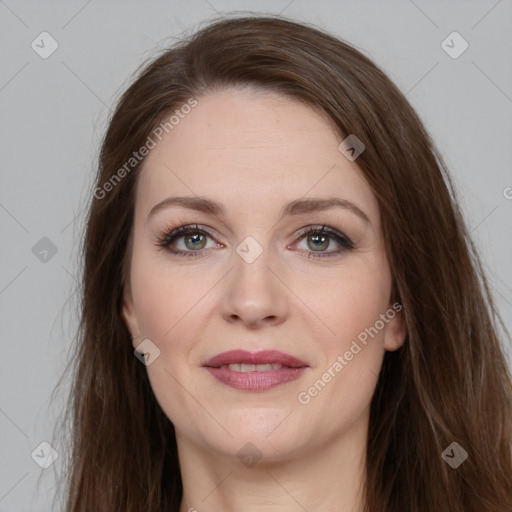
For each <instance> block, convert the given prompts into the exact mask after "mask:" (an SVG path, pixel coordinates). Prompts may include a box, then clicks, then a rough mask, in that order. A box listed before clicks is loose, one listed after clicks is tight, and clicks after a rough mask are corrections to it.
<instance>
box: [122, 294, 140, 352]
mask: <svg viewBox="0 0 512 512" xmlns="http://www.w3.org/2000/svg"><path fill="white" fill-rule="evenodd" d="M121 317H122V319H123V320H124V323H125V325H126V328H127V329H128V332H129V333H130V334H131V336H132V345H133V348H136V347H137V345H138V343H140V330H139V323H138V320H137V316H136V314H135V310H134V307H133V298H132V293H131V289H130V286H129V285H128V286H127V285H125V287H124V290H123V304H122V307H121Z"/></svg>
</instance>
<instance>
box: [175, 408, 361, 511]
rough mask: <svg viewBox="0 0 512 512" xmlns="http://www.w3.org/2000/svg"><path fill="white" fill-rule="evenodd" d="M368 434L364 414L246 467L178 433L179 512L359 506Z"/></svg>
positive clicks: (352, 508) (342, 509)
mask: <svg viewBox="0 0 512 512" xmlns="http://www.w3.org/2000/svg"><path fill="white" fill-rule="evenodd" d="M361 422H362V423H363V425H361ZM362 427H365V428H362ZM366 435H367V417H364V418H360V421H359V422H356V423H355V424H354V425H352V427H351V429H350V430H348V431H345V432H343V433H342V434H341V435H339V436H338V437H337V438H334V439H331V440H329V441H325V442H324V443H323V444H322V445H321V446H318V445H315V446H314V447H312V449H301V450H300V455H296V456H293V457H290V458H288V459H284V460H269V459H268V458H266V457H263V458H262V459H260V460H259V461H258V462H257V463H256V464H255V465H253V466H252V467H247V466H245V465H244V464H243V463H242V462H241V461H240V460H239V459H238V458H237V457H229V456H227V455H225V454H219V453H218V452H215V453H213V452H212V451H205V450H204V449H202V448H201V447H199V446H198V445H197V444H196V443H193V442H192V441H190V440H189V439H187V438H185V437H183V436H181V435H179V434H177V436H176V440H177V443H178V451H179V456H180V467H181V476H182V482H183V499H182V502H181V506H180V511H179V512H196V511H197V512H203V511H208V512H235V511H239V510H243V511H244V512H253V511H254V512H256V511H258V512H259V511H261V510H262V509H264V510H265V511H266V512H277V511H279V512H285V511H286V512H295V511H297V512H304V511H307V510H323V511H325V512H331V511H332V512H334V511H335V512H362V510H363V505H362V503H363V492H364V483H365V455H366ZM243 444H244V443H243Z"/></svg>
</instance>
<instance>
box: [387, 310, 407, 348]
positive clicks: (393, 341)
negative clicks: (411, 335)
mask: <svg viewBox="0 0 512 512" xmlns="http://www.w3.org/2000/svg"><path fill="white" fill-rule="evenodd" d="M393 312H394V313H395V315H394V316H393V317H391V316H392V314H393ZM386 314H387V316H388V318H390V320H389V321H388V323H387V324H386V328H385V330H384V348H385V349H386V350H387V351H389V352H393V351H394V350H397V349H399V348H400V347H401V346H402V345H403V344H404V342H405V337H406V335H407V325H406V323H405V317H404V313H403V307H402V305H401V304H399V303H397V302H395V303H394V304H393V305H390V306H389V309H388V311H387V312H386Z"/></svg>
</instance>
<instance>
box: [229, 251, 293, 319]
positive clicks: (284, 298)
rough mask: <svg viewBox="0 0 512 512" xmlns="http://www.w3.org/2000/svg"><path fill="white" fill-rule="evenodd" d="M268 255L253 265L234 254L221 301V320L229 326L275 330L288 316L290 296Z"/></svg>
mask: <svg viewBox="0 0 512 512" xmlns="http://www.w3.org/2000/svg"><path fill="white" fill-rule="evenodd" d="M267 253H268V251H263V253H262V254H261V255H260V256H259V257H258V258H257V259H256V260H255V261H253V262H252V263H248V262H247V261H244V259H243V258H241V257H239V256H238V254H234V268H233V269H232V270H231V272H229V274H228V276H227V281H226V284H225V286H226V288H225V293H224V296H223V299H222V304H221V310H222V316H223V318H224V320H226V322H228V323H230V324H240V325H243V326H245V327H246V328H248V329H258V328H263V327H266V326H276V325H279V324H281V323H283V322H284V321H285V320H286V318H287V316H288V313H289V297H290V292H289V290H287V288H286V285H285V284H283V281H284V282H286V280H285V279H283V276H281V277H280V278H279V277H278V275H279V271H276V268H275V267H276V263H275V261H274V263H273V264H270V261H269V260H270V258H268V257H267Z"/></svg>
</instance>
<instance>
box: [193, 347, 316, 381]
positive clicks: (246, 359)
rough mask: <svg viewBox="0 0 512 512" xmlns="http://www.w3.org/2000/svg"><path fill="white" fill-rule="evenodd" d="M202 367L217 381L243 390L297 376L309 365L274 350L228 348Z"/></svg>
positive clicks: (296, 377) (294, 378) (292, 378)
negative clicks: (257, 350) (228, 349)
mask: <svg viewBox="0 0 512 512" xmlns="http://www.w3.org/2000/svg"><path fill="white" fill-rule="evenodd" d="M203 367H205V368H206V369H207V370H208V371H209V372H210V374H211V375H213V377H215V378H216V379H217V380H218V381H220V382H222V383H223V384H226V385H227V386H231V387H232V388H235V389H240V390H243V391H266V390H268V389H272V388H275V387H276V386H279V385H281V384H285V383H286V382H291V381H293V380H296V379H298V378H299V377H300V376H301V375H302V374H303V373H304V372H305V371H306V369H307V368H309V365H308V364H307V363H305V362H304V361H301V360H300V359H297V358H296V357H293V356H291V355H289V354H285V353H283V352H278V351H276V350H263V351H261V352H247V351H246V350H230V351H229V352H223V353H222V354H217V355H216V356H214V357H212V358H211V359H209V360H208V361H206V362H205V363H203Z"/></svg>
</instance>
